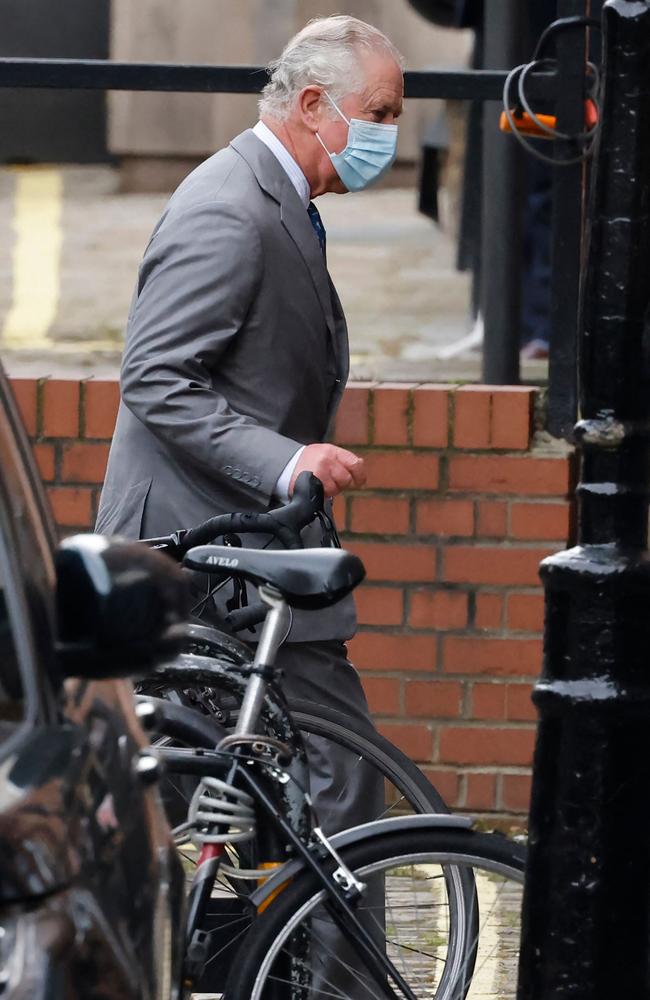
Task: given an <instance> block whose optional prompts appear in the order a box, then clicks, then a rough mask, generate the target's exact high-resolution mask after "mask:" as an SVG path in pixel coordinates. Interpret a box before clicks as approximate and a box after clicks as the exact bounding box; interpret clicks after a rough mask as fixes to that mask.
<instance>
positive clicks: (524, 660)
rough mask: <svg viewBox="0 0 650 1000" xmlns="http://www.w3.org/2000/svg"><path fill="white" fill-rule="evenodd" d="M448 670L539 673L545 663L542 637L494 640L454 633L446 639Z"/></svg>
mask: <svg viewBox="0 0 650 1000" xmlns="http://www.w3.org/2000/svg"><path fill="white" fill-rule="evenodd" d="M443 662H444V669H445V672H446V673H461V674H485V673H487V674H494V675H496V676H499V677H501V676H508V675H513V674H514V675H517V674H519V675H520V676H524V677H526V676H528V677H532V676H537V674H538V673H539V670H540V667H541V663H542V643H541V640H540V639H493V638H490V637H481V638H474V637H473V636H466V635H458V636H456V635H454V636H445V638H444V657H443Z"/></svg>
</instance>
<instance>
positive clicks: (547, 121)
mask: <svg viewBox="0 0 650 1000" xmlns="http://www.w3.org/2000/svg"><path fill="white" fill-rule="evenodd" d="M512 117H513V120H514V123H515V125H516V126H517V132H520V133H521V134H522V135H532V136H533V137H534V138H535V139H552V138H553V136H552V135H549V134H548V132H545V131H544V130H543V129H541V128H540V127H539V125H538V124H537V122H536V121H534V120H533V119H532V118H531V117H530V115H527V114H525V113H523V112H522V113H521V114H517V112H516V111H513V112H512ZM537 117H538V118H539V120H540V121H541V122H543V124H544V125H546V126H547V128H557V118H556V117H555V115H537ZM499 128H500V129H501V131H502V132H512V128H511V127H510V122H509V121H508V116H507V115H506V113H505V111H502V112H501V118H500V119H499Z"/></svg>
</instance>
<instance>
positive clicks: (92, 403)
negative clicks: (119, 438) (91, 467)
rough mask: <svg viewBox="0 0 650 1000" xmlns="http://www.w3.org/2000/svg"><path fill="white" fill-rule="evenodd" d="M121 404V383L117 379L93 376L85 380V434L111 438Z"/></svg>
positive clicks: (88, 436)
mask: <svg viewBox="0 0 650 1000" xmlns="http://www.w3.org/2000/svg"><path fill="white" fill-rule="evenodd" d="M119 405H120V384H119V382H118V381H117V379H94V378H93V379H88V380H87V381H86V382H84V404H83V412H84V436H85V437H87V438H107V439H109V440H110V438H112V437H113V431H114V430H115V421H116V419H117V410H118V407H119Z"/></svg>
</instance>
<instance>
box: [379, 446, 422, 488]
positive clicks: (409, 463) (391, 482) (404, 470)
mask: <svg viewBox="0 0 650 1000" xmlns="http://www.w3.org/2000/svg"><path fill="white" fill-rule="evenodd" d="M364 458H365V463H366V475H367V477H368V483H367V487H368V489H386V490H435V489H436V488H437V486H438V475H439V463H438V458H437V456H436V455H431V454H426V453H423V452H413V451H370V452H367V453H366V454H365V455H364Z"/></svg>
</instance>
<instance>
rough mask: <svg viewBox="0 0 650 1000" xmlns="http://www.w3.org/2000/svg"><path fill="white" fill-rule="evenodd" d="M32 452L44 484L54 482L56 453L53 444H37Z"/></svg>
mask: <svg viewBox="0 0 650 1000" xmlns="http://www.w3.org/2000/svg"><path fill="white" fill-rule="evenodd" d="M32 451H33V452H34V458H35V459H36V465H37V466H38V471H39V473H40V475H41V479H42V480H43V481H44V482H46V483H47V482H50V483H51V482H52V481H53V480H54V478H55V453H54V445H53V444H35V445H34V447H33V449H32Z"/></svg>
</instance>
